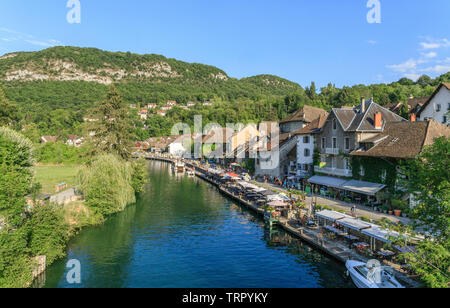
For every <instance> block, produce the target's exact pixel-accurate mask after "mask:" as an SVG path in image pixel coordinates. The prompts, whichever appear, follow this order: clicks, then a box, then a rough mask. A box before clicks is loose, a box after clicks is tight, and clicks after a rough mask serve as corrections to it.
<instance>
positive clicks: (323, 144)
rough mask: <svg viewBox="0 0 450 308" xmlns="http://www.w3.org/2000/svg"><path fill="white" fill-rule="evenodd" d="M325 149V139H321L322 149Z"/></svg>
mask: <svg viewBox="0 0 450 308" xmlns="http://www.w3.org/2000/svg"><path fill="white" fill-rule="evenodd" d="M326 147H327V139H325V138H322V149H325V148H326Z"/></svg>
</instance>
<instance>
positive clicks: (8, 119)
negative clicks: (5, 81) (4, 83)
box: [0, 87, 18, 126]
mask: <svg viewBox="0 0 450 308" xmlns="http://www.w3.org/2000/svg"><path fill="white" fill-rule="evenodd" d="M17 121H18V113H17V107H16V106H14V105H13V104H11V103H10V101H9V100H8V99H7V98H6V95H5V92H4V91H3V89H2V88H1V87H0V126H9V125H11V124H13V123H15V122H17Z"/></svg>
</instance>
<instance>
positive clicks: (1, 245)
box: [0, 228, 32, 288]
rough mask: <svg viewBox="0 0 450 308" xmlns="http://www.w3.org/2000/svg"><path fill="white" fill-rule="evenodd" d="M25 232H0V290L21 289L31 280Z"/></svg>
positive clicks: (22, 230)
mask: <svg viewBox="0 0 450 308" xmlns="http://www.w3.org/2000/svg"><path fill="white" fill-rule="evenodd" d="M27 237H28V236H27V232H26V230H25V229H24V228H21V229H19V230H17V231H14V232H6V231H3V232H0V288H23V287H25V286H26V285H27V284H28V283H29V282H30V281H31V280H32V275H31V271H32V264H31V262H30V257H29V254H28V253H29V249H28V247H27Z"/></svg>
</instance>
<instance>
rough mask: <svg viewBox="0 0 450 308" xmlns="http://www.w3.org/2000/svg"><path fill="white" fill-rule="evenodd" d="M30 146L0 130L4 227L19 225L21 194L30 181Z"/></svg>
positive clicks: (0, 207) (0, 211) (0, 194)
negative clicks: (5, 225)
mask: <svg viewBox="0 0 450 308" xmlns="http://www.w3.org/2000/svg"><path fill="white" fill-rule="evenodd" d="M33 166H34V158H33V144H32V143H31V141H30V140H28V139H27V138H25V137H24V136H22V135H21V134H19V133H17V132H15V131H13V130H11V129H9V128H6V127H0V215H1V216H3V217H4V218H6V221H7V222H8V224H10V225H12V226H18V225H20V224H21V223H22V221H23V218H22V214H23V213H24V210H25V197H24V196H25V195H27V194H29V193H31V191H32V183H33V178H34V171H33Z"/></svg>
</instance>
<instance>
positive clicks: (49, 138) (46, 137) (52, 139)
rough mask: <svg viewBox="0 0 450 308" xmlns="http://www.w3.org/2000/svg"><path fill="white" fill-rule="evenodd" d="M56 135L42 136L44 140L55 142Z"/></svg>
mask: <svg viewBox="0 0 450 308" xmlns="http://www.w3.org/2000/svg"><path fill="white" fill-rule="evenodd" d="M56 139H57V137H56V136H42V140H43V141H44V142H56Z"/></svg>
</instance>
